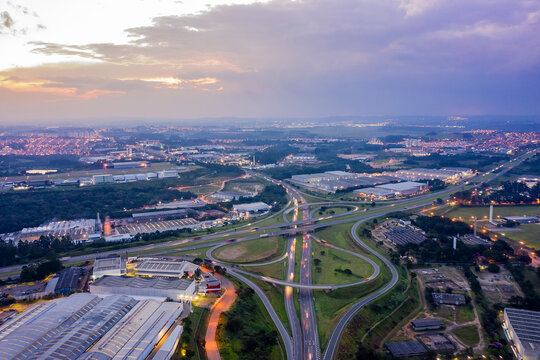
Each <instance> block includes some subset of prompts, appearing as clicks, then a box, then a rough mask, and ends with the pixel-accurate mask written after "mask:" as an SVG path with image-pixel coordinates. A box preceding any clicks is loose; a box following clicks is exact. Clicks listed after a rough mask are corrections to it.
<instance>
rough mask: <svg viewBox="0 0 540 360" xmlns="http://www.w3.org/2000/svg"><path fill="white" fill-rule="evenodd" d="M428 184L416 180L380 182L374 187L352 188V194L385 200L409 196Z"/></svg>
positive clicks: (423, 188)
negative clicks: (380, 183) (390, 182)
mask: <svg viewBox="0 0 540 360" xmlns="http://www.w3.org/2000/svg"><path fill="white" fill-rule="evenodd" d="M427 187H428V184H426V183H418V182H411V181H406V182H400V183H392V184H382V185H377V186H375V187H368V188H364V189H358V190H354V191H353V194H354V196H355V197H357V198H363V199H370V200H387V199H392V198H395V197H400V196H411V195H416V194H419V193H421V192H422V191H424V190H426V189H427Z"/></svg>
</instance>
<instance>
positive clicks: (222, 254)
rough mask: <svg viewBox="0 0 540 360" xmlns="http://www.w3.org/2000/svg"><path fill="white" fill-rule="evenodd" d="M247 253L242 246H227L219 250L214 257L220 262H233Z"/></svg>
mask: <svg viewBox="0 0 540 360" xmlns="http://www.w3.org/2000/svg"><path fill="white" fill-rule="evenodd" d="M245 253H247V249H246V248H245V247H244V246H241V245H240V246H228V247H225V248H223V249H221V250H220V251H219V252H218V253H217V254H216V257H217V258H219V259H222V260H227V261H233V260H239V257H240V256H242V255H244V254H245Z"/></svg>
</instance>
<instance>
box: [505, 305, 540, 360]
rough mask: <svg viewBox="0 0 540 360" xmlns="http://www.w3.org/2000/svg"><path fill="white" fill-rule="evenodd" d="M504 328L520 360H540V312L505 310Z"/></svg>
mask: <svg viewBox="0 0 540 360" xmlns="http://www.w3.org/2000/svg"><path fill="white" fill-rule="evenodd" d="M502 326H503V329H504V334H505V335H506V338H507V339H508V342H509V343H510V347H511V348H512V351H513V352H514V355H515V356H516V358H517V359H518V360H537V359H540V311H530V310H522V309H512V308H505V309H504V321H503V325H502Z"/></svg>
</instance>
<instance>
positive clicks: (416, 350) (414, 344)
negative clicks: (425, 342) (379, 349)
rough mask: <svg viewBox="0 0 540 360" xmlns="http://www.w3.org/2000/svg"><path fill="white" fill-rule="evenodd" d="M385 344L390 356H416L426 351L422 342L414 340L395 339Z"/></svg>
mask: <svg viewBox="0 0 540 360" xmlns="http://www.w3.org/2000/svg"><path fill="white" fill-rule="evenodd" d="M385 345H386V348H387V349H388V351H390V353H391V354H392V356H395V357H405V356H407V357H408V356H418V355H422V354H424V353H425V352H426V349H425V348H424V347H423V346H422V344H420V343H419V342H418V341H415V340H407V341H395V342H389V343H386V344H385Z"/></svg>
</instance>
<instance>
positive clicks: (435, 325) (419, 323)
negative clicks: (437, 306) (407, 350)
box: [411, 318, 444, 331]
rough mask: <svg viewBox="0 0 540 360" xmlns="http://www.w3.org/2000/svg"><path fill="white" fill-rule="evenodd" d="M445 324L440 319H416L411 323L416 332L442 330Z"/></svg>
mask: <svg viewBox="0 0 540 360" xmlns="http://www.w3.org/2000/svg"><path fill="white" fill-rule="evenodd" d="M443 326H444V323H443V322H442V321H441V319H438V318H427V319H416V320H413V321H411V327H412V328H413V329H414V331H426V330H437V329H441V328H442V327H443Z"/></svg>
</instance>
